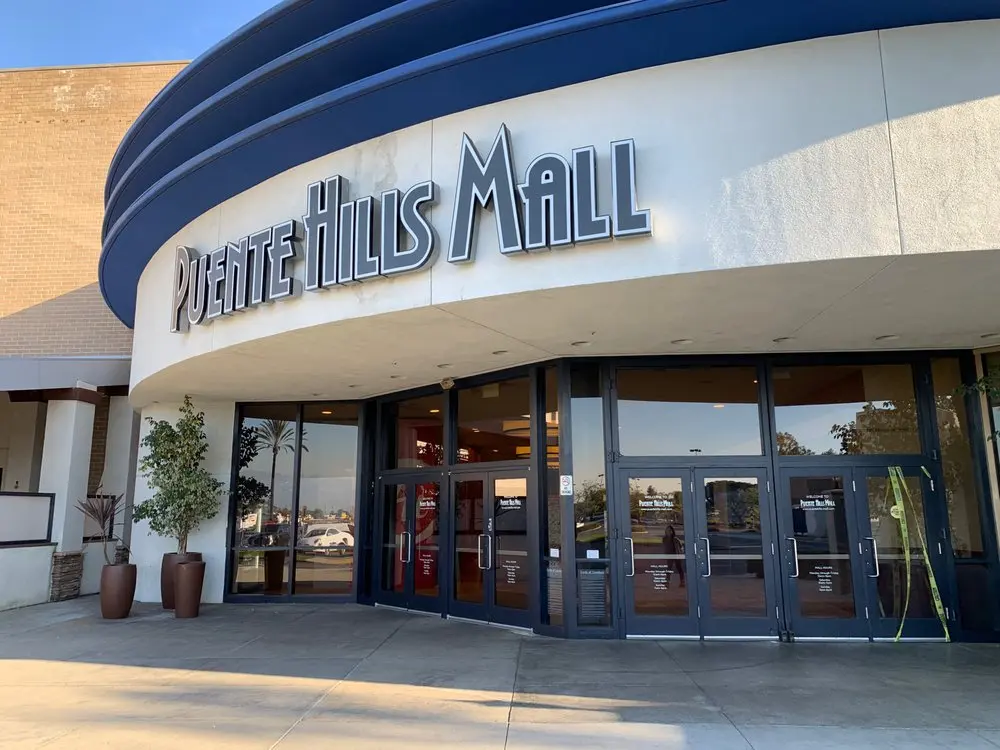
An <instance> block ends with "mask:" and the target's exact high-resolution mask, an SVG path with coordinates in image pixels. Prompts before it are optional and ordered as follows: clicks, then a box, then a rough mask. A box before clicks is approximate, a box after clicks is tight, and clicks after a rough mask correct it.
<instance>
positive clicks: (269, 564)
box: [264, 549, 288, 594]
mask: <svg viewBox="0 0 1000 750" xmlns="http://www.w3.org/2000/svg"><path fill="white" fill-rule="evenodd" d="M287 555H288V553H287V552H285V550H283V549H281V550H268V551H267V552H265V553H264V593H265V594H280V593H281V592H282V590H283V589H284V587H285V563H286V562H287V560H288V557H287Z"/></svg>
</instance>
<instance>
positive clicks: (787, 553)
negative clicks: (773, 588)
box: [775, 464, 870, 640]
mask: <svg viewBox="0 0 1000 750" xmlns="http://www.w3.org/2000/svg"><path fill="white" fill-rule="evenodd" d="M854 472H855V467H853V466H851V465H850V464H842V465H840V466H837V465H835V464H820V465H811V466H798V465H796V466H784V467H782V468H780V469H779V470H778V487H777V491H776V492H775V498H776V499H777V509H776V510H777V512H776V520H777V522H778V531H779V534H778V537H779V538H778V541H777V544H778V545H779V546H778V549H779V551H780V554H779V555H778V562H779V565H780V569H781V587H782V591H783V597H782V598H783V603H784V606H783V612H782V614H783V616H784V623H785V627H786V629H787V631H788V634H789V638H793V639H798V640H847V639H854V640H859V639H860V640H868V639H869V636H870V624H869V620H868V618H867V616H866V607H867V605H868V595H867V582H866V580H865V573H866V559H865V556H864V555H863V554H862V552H861V550H862V546H861V542H862V528H861V527H860V526H859V525H858V517H859V513H860V503H861V500H859V498H858V494H857V492H856V490H855V489H854V487H855V480H854ZM826 476H839V477H841V478H842V479H843V482H844V506H845V520H846V523H847V549H848V555H849V556H850V560H851V588H852V592H853V595H854V617H853V618H816V617H803V616H802V615H800V614H798V607H797V605H798V602H799V594H798V583H797V579H798V573H799V564H798V556H797V552H798V541H797V540H796V539H795V534H794V521H793V519H792V503H791V488H790V486H789V480H790V479H793V478H796V477H826ZM790 540H792V541H793V544H789V543H788V542H789V541H790Z"/></svg>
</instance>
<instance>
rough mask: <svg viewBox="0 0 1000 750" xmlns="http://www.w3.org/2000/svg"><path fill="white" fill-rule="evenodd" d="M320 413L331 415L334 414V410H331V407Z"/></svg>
mask: <svg viewBox="0 0 1000 750" xmlns="http://www.w3.org/2000/svg"><path fill="white" fill-rule="evenodd" d="M320 414H323V415H325V416H327V417H329V416H330V415H331V414H333V412H332V411H330V410H329V409H324V410H323V411H321V412H320Z"/></svg>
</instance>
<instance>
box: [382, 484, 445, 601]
mask: <svg viewBox="0 0 1000 750" xmlns="http://www.w3.org/2000/svg"><path fill="white" fill-rule="evenodd" d="M381 490H382V491H381V508H380V511H381V513H380V515H381V518H380V533H379V543H380V556H379V587H378V596H377V601H378V602H379V603H380V604H388V605H392V606H396V607H403V608H406V609H416V610H421V611H426V612H440V611H442V596H441V570H442V558H441V541H442V539H441V518H442V498H441V482H440V481H439V480H437V479H432V478H426V477H421V478H393V479H390V480H385V481H383V484H382V488H381Z"/></svg>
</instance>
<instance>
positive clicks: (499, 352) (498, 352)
mask: <svg viewBox="0 0 1000 750" xmlns="http://www.w3.org/2000/svg"><path fill="white" fill-rule="evenodd" d="M501 354H507V350H506V349H497V350H496V351H495V352H493V356H495V357H499V356H500V355H501Z"/></svg>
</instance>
